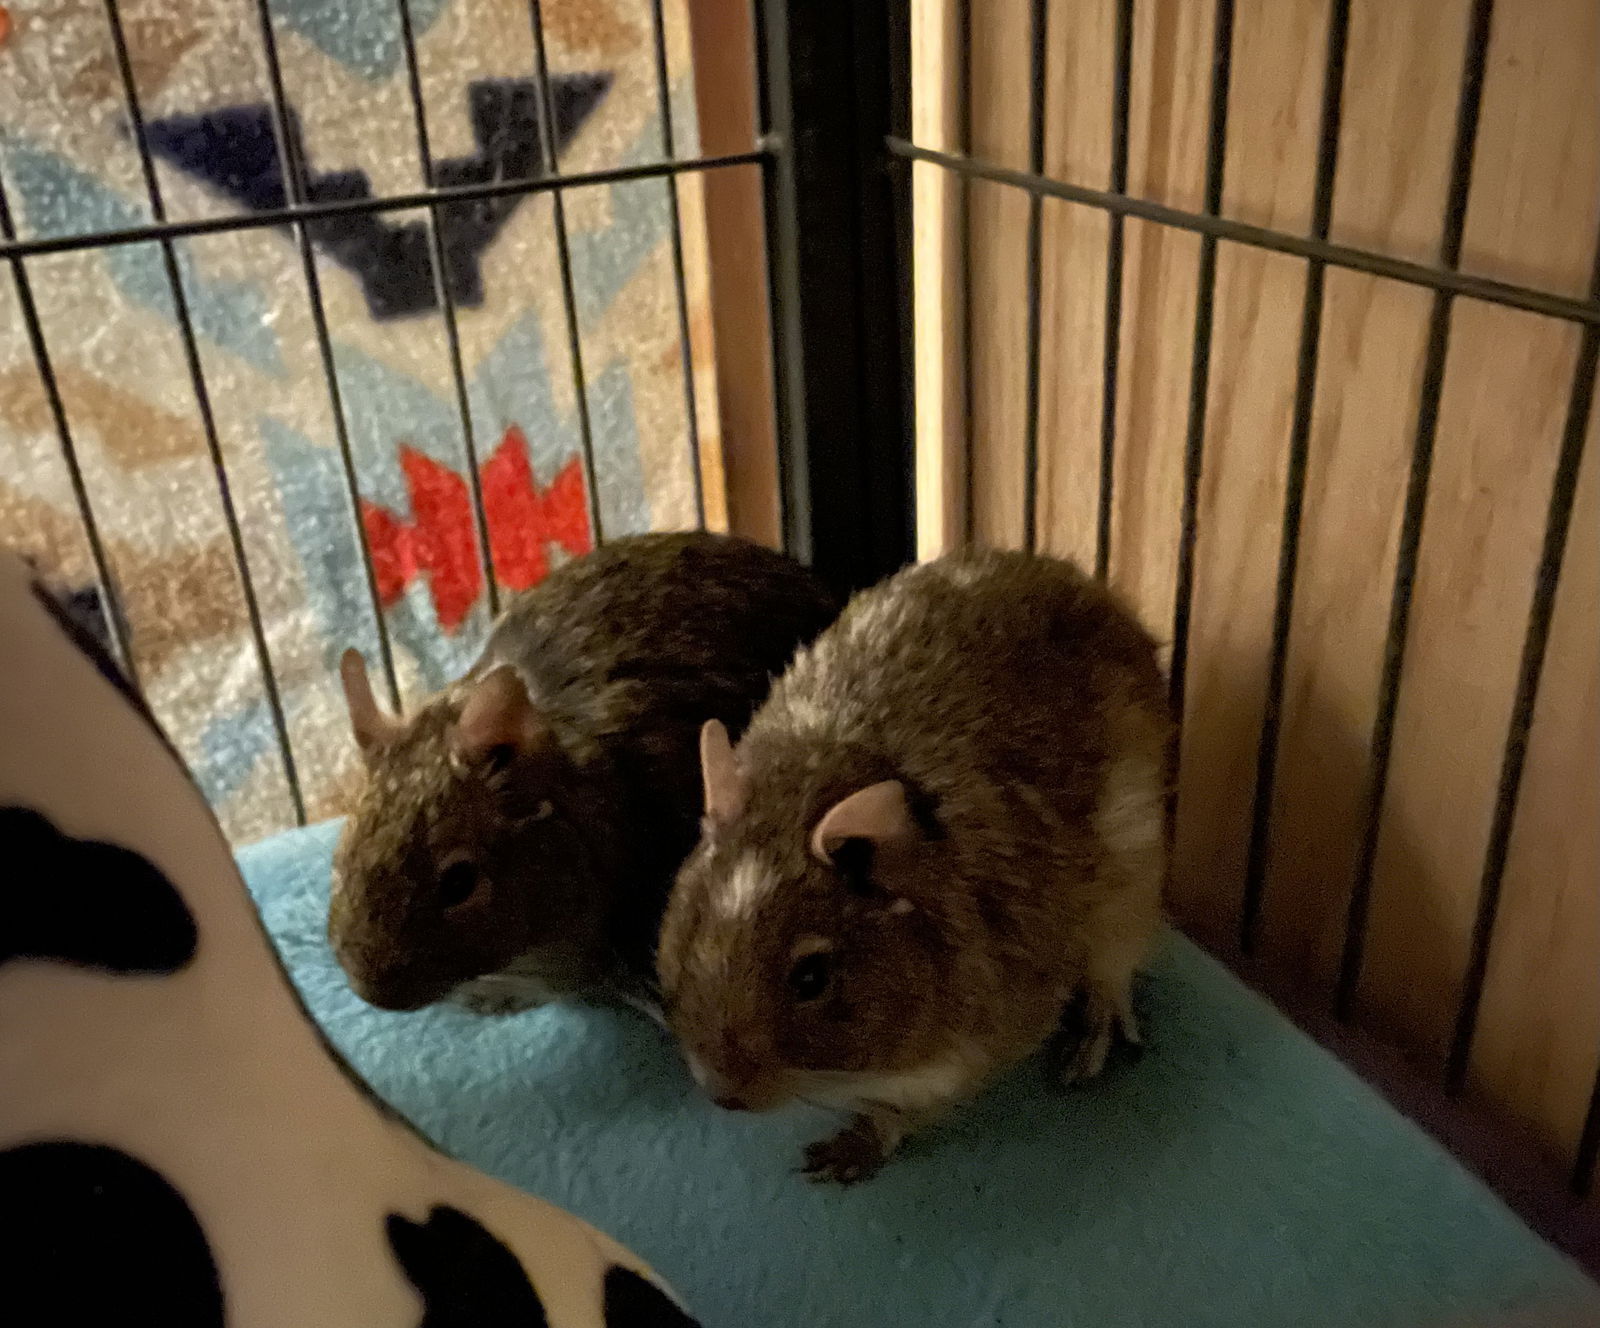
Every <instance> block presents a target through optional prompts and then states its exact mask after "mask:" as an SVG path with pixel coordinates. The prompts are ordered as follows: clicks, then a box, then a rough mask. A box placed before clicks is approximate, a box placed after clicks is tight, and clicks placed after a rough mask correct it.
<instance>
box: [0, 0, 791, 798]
mask: <svg viewBox="0 0 1600 1328" xmlns="http://www.w3.org/2000/svg"><path fill="white" fill-rule="evenodd" d="M395 6H396V17H397V21H398V28H399V36H400V44H401V55H402V63H403V76H404V81H405V90H406V95H407V98H408V101H409V106H410V111H411V116H412V132H413V147H414V151H415V153H416V157H417V161H418V164H419V167H420V171H421V178H422V181H423V187H422V188H420V189H414V190H402V191H394V192H387V193H381V192H377V191H374V193H373V195H372V196H370V197H364V198H340V199H323V200H321V201H313V199H312V198H311V196H310V185H309V175H308V167H307V164H306V162H305V160H304V158H303V154H302V153H301V152H300V151H299V150H298V142H297V137H296V135H295V133H294V131H293V129H292V126H291V115H292V112H291V111H290V109H289V99H288V94H287V92H286V89H285V82H284V75H283V68H282V60H281V56H280V53H279V49H278V39H277V31H276V26H275V22H274V18H273V7H272V4H271V0H256V5H255V23H254V29H255V34H254V35H255V39H256V41H257V43H258V45H259V49H260V54H261V63H262V69H263V72H264V75H265V81H266V85H267V90H268V94H269V99H270V106H269V111H270V116H271V127H272V133H273V138H274V145H273V146H274V151H275V155H276V160H277V166H278V169H279V172H280V178H281V179H282V182H283V202H282V205H281V206H277V207H263V208H260V209H257V210H252V211H241V212H236V213H226V214H222V215H214V216H199V217H185V218H177V217H173V216H170V215H169V214H168V209H167V208H166V206H165V199H164V197H163V194H162V189H161V184H160V179H159V175H158V172H157V169H156V164H155V156H154V153H153V151H152V148H151V145H150V142H149V134H148V130H147V126H146V123H145V116H144V108H143V106H142V104H141V100H140V94H139V89H138V86H137V79H136V75H135V71H134V65H133V61H132V58H131V56H130V52H129V43H128V37H127V31H126V26H125V21H124V18H123V15H122V12H121V8H120V5H119V3H118V0H103V12H104V18H105V22H106V25H107V29H108V34H109V39H110V43H111V47H112V54H113V57H114V64H115V69H116V74H117V79H118V92H119V94H120V97H121V102H122V107H123V111H124V114H125V116H126V119H127V123H128V125H129V127H130V131H131V132H130V137H131V140H132V143H133V146H134V148H135V150H136V152H137V157H138V168H139V178H140V181H141V185H142V188H143V191H144V195H145V203H146V207H147V210H148V213H149V217H150V220H149V221H147V222H142V223H138V224H133V225H125V226H115V227H106V228H96V229H89V230H85V231H78V232H72V233H60V234H40V235H23V234H22V233H21V232H20V230H19V228H18V226H17V224H16V220H15V216H14V211H13V208H12V206H11V202H10V199H9V197H8V193H7V190H6V184H5V180H4V178H3V176H0V260H3V261H4V262H5V264H6V266H8V267H9V268H10V271H11V276H12V283H13V287H14V290H15V293H16V299H17V305H18V310H19V314H20V318H21V321H22V324H23V329H24V332H25V335H26V339H27V343H28V346H29V352H30V354H31V357H32V360H33V365H34V369H35V371H36V373H37V376H38V379H39V382H40V385H41V388H42V390H43V393H44V398H45V402H46V405H47V408H48V412H49V417H50V422H51V427H52V429H53V431H54V433H55V435H56V440H57V444H58V446H59V450H60V454H61V459H62V462H63V465H64V468H65V471H66V474H67V478H68V480H69V483H70V487H71V491H72V495H73V502H74V504H75V506H76V510H77V518H78V521H79V523H80V525H81V527H82V531H83V534H84V537H85V542H86V545H87V549H88V553H89V557H90V560H91V563H92V566H93V572H94V581H95V587H96V589H97V591H98V593H99V597H100V605H101V611H102V615H103V618H104V621H105V626H106V631H107V635H108V637H109V639H110V642H111V645H112V649H113V651H114V653H115V654H116V656H117V658H118V661H119V663H120V664H121V665H122V666H123V667H124V669H125V670H126V671H127V673H128V676H129V677H130V679H131V680H132V681H133V683H134V685H135V687H139V686H140V678H139V673H138V667H137V661H136V649H135V641H134V631H133V627H132V626H131V625H130V623H129V621H128V617H127V614H126V610H125V606H124V604H123V600H122V596H121V594H120V592H119V589H118V585H117V578H116V574H115V570H114V568H113V566H112V562H111V559H110V557H109V555H108V552H107V549H106V543H105V539H104V536H103V533H102V530H101V524H100V522H99V520H98V518H97V515H96V512H95V510H94V503H93V501H92V499H91V496H90V493H89V489H88V486H87V484H86V482H85V479H84V474H83V467H82V462H81V460H80V457H79V455H78V448H77V444H76V441H75V439H74V436H73V431H72V427H71V425H70V423H69V419H68V414H67V411H66V408H65V405H64V402H63V396H62V388H61V384H60V380H59V374H58V372H57V368H56V364H55V359H54V357H53V355H52V353H51V349H50V346H49V344H48V341H47V339H46V335H45V330H44V325H43V322H42V321H41V319H40V316H39V313H38V306H37V300H36V296H35V289H34V278H33V275H32V274H31V273H30V271H29V260H34V259H42V258H46V257H49V256H51V255H58V254H69V253H80V252H94V251H107V250H115V249H117V248H119V247H121V246H125V245H139V244H147V243H153V244H155V245H157V246H158V248H159V250H160V254H161V259H162V264H163V270H164V276H165V281H166V285H167V289H168V291H169V293H170V295H171V298H172V303H173V308H174V311H175V315H176V321H177V325H178V333H179V337H180V340H181V343H182V349H183V354H184V359H185V362H186V366H187V372H188V376H189V379H190V386H191V390H192V394H193V402H194V407H195V410H196V413H197V415H198V417H199V420H200V425H201V429H202V432H203V433H204V435H205V442H206V450H207V454H208V457H209V462H210V468H211V471H212V475H213V480H214V484H215V488H216V494H217V496H218V498H219V501H220V503H221V509H222V514H223V520H224V524H225V526H226V530H227V535H228V544H229V548H230V550H231V556H232V560H233V563H234V567H235V569H236V572H237V576H238V582H239V586H240V589H241V593H242V595H243V599H244V605H245V611H246V615H247V617H248V620H249V631H250V638H251V642H252V650H253V653H254V655H255V660H256V667H257V671H258V673H259V676H260V681H261V688H262V694H263V696H264V698H265V701H266V705H267V709H268V712H269V716H270V722H271V727H272V730H273V738H274V743H275V746H276V748H277V756H278V762H279V765H280V769H281V772H282V775H283V779H284V784H285V787H286V790H287V793H288V796H289V799H290V802H291V804H292V807H293V814H294V819H295V822H296V823H297V824H300V825H303V824H305V823H306V819H307V813H306V801H305V797H304V794H303V792H302V788H301V779H300V771H299V767H298V765H297V760H296V753H295V751H294V746H293V742H292V740H291V737H290V733H289V726H288V721H287V718H286V713H285V707H284V702H283V698H282V695H281V692H280V687H279V683H278V675H277V670H276V668H275V665H274V661H273V659H272V655H271V650H270V648H269V645H268V641H267V634H266V629H265V625H264V621H263V614H262V609H261V605H260V602H259V597H258V593H257V590H256V580H255V577H254V575H253V570H252V568H251V566H250V562H249V557H248V554H247V552H246V549H245V542H244V531H243V525H242V521H241V516H240V513H239V512H238V510H237V507H236V503H235V500H234V498H233V495H232V491H231V487H230V482H229V474H228V467H227V464H226V461H225V459H224V456H223V451H222V447H221V443H220V440H219V436H218V429H217V425H216V421H215V417H214V411H213V407H212V401H211V389H210V386H209V384H208V380H207V376H206V372H205V368H204V366H203V364H202V362H201V356H200V352H199V348H198V341H197V334H196V330H195V326H194V319H193V315H192V313H191V310H190V307H189V296H188V292H187V291H186V289H185V284H184V278H183V275H182V273H181V271H180V268H179V259H178V250H177V247H176V246H177V242H178V241H180V240H184V239H190V238H195V237H201V236H208V235H220V234H227V233H233V232H257V231H270V230H282V231H285V232H287V233H288V234H290V235H291V236H292V238H293V241H294V244H295V249H296V253H297V258H298V262H299V271H300V277H301V282H302V284H303V286H304V295H305V298H306V301H307V307H308V309H309V312H310V319H311V325H312V331H313V336H314V339H315V343H316V350H317V357H318V360H319V363H320V368H321V376H322V378H323V386H324V389H325V391H326V397H327V401H328V405H329V415H330V419H331V423H332V430H333V435H334V441H335V444H336V449H337V453H338V460H339V473H340V483H341V485H342V488H343V500H344V504H345V509H346V512H347V515H348V519H349V522H350V526H351V530H352V533H353V544H354V546H355V549H356V551H357V553H358V555H359V561H360V565H361V578H362V583H363V590H364V595H365V598H366V600H367V602H368V605H369V608H370V612H371V616H372V621H373V623H374V624H375V630H376V636H377V642H378V651H379V663H380V669H381V674H382V682H383V687H384V690H385V691H386V693H387V696H388V699H389V701H390V703H391V705H393V706H394V707H395V708H396V709H398V708H399V707H400V703H401V693H400V682H399V676H398V672H397V669H396V663H395V647H394V643H393V639H392V635H391V631H390V625H389V622H388V616H387V613H386V611H385V610H384V608H383V605H382V604H381V602H380V597H379V590H378V577H377V571H376V566H375V563H374V554H373V550H372V547H371V543H370V540H369V538H368V534H367V531H366V529H365V527H364V524H363V521H362V517H361V503H362V495H361V491H360V485H359V482H358V478H357V471H356V463H355V459H354V454H353V451H352V445H351V438H350V433H351V424H350V418H349V410H348V406H347V403H346V402H345V400H344V393H343V389H342V387H341V384H340V379H339V373H338V369H337V367H336V364H335V357H334V351H333V344H332V337H331V334H330V329H329V323H328V315H327V310H326V306H325V300H324V296H323V291H322V283H321V279H320V277H319V274H318V269H317V260H316V257H315V254H314V252H313V245H312V239H311V232H310V227H311V225H312V224H313V223H316V222H322V221H328V220H332V219H336V218H341V217H363V216H381V215H384V214H387V213H393V212H401V211H405V210H408V209H422V210H424V212H425V214H426V217H427V223H426V229H427V239H428V255H427V256H428V262H429V267H430V275H431V281H432V289H433V294H434V298H435V300H436V302H437V307H438V310H439V312H440V315H441V318H442V322H443V327H444V335H445V343H446V349H447V359H448V363H449V370H450V379H451V383H452V386H453V391H454V406H455V413H456V416H457V421H458V426H457V427H458V428H459V430H460V435H461V440H462V443H463V447H464V451H465V454H466V465H465V470H466V477H467V483H468V486H469V491H470V503H471V512H472V523H473V536H474V542H475V546H476V556H477V558H478V559H479V563H480V566H481V567H482V569H483V573H484V588H485V591H486V595H487V600H488V604H489V608H490V611H491V613H494V612H497V611H498V610H499V608H500V607H501V599H502V596H501V585H500V581H499V578H498V577H497V576H496V573H495V568H494V564H493V550H492V546H491V543H490V539H489V524H488V513H487V509H486V505H485V502H484V496H483V490H482V483H481V478H480V472H481V460H480V457H479V449H478V446H477V439H476V437H475V436H474V426H473V421H472V415H471V409H470V407H469V394H468V387H467V377H466V369H465V366H464V364H463V359H462V351H461V343H460V334H459V330H458V326H457V314H456V308H455V300H454V296H453V294H452V292H451V289H450V283H449V282H448V281H446V280H445V272H446V255H445V252H444V247H443V241H442V238H441V234H440V225H439V219H440V216H441V213H443V212H445V211H447V210H448V209H450V208H452V207H462V206H466V205H470V204H473V203H478V202H482V201H486V200H493V199H506V198H522V197H531V196H537V195H549V196H550V198H551V203H552V223H553V225H552V229H553V241H554V246H555V252H556V256H557V266H558V271H559V282H558V284H559V288H560V297H561V308H562V314H563V320H564V326H565V332H566V339H567V346H568V355H569V367H570V372H571V375H572V382H573V385H574V397H575V402H576V414H577V427H578V434H579V459H580V464H581V473H582V478H583V490H584V495H585V504H586V507H587V519H588V521H589V528H590V530H591V531H593V532H594V538H595V540H596V542H597V543H598V542H603V540H604V538H605V531H604V529H603V520H602V512H601V507H600V498H601V492H600V490H601V484H600V479H599V477H598V475H597V472H596V466H595V455H594V437H593V425H592V422H591V419H590V411H589V390H588V389H589V384H588V375H587V372H586V366H585V364H584V357H583V347H582V336H581V334H580V329H579V317H578V302H577V293H576V289H575V283H574V277H573V269H572V259H571V253H570V245H569V236H568V224H567V219H566V215H565V208H564V199H565V195H566V194H567V193H568V192H569V191H571V190H574V189H582V188H586V187H594V186H605V185H617V184H626V183H632V182H643V181H658V182H660V184H661V186H662V188H663V191H664V193H665V196H666V200H667V209H666V212H667V218H668V233H667V240H668V245H669V254H670V264H671V286H672V299H673V303H674V305H675V313H674V321H675V328H674V333H675V338H676V341H677V358H678V363H679V369H680V377H681V389H680V390H681V392H682V399H683V411H684V419H685V422H686V440H685V442H686V447H687V459H688V462H689V471H688V473H689V476H690V481H691V485H692V505H693V513H694V519H695V522H696V524H697V525H698V526H700V527H702V528H703V527H704V525H705V519H706V515H705V514H706V503H705V494H704V481H703V476H702V472H701V465H700V436H699V422H698V413H697V405H696V401H695V385H694V359H693V352H692V347H691V342H690V319H689V300H688V292H687V281H686V277H685V261H684V238H683V226H682V221H681V218H680V214H679V206H678V198H677V190H676V186H675V181H676V180H677V178H678V177H680V176H685V177H687V176H693V175H696V174H705V173H708V172H713V171H724V170H731V169H735V168H739V167H751V166H754V167H758V168H760V169H761V170H762V171H763V173H764V174H770V173H771V170H772V166H773V161H774V158H775V156H777V155H780V154H781V150H782V145H781V144H776V145H775V144H774V142H773V141H772V140H771V138H770V136H769V135H767V134H766V133H765V131H764V130H763V132H762V134H761V135H760V137H759V138H758V140H757V142H756V144H755V145H754V146H753V147H752V148H751V149H750V150H748V151H740V152H729V153H721V154H716V155H696V156H691V157H679V156H678V155H677V153H676V144H675V139H674V133H673V125H672V105H671V96H670V91H669V86H668V85H669V69H668V58H667V37H666V24H665V18H664V14H663V7H662V0H652V4H651V7H650V23H649V33H648V40H649V43H650V48H651V49H650V66H651V70H652V73H653V76H654V79H655V83H656V86H655V93H654V98H653V104H654V108H655V113H656V115H657V117H658V118H659V121H660V141H659V150H660V157H659V159H658V160H654V161H648V162H644V163H629V164H624V165H618V166H614V167H607V168H603V169H596V170H588V171H576V172H571V173H563V172H562V171H561V170H560V169H559V165H558V157H557V144H556V140H555V135H554V125H555V123H556V112H555V106H554V102H553V96H552V91H551V85H552V79H551V77H550V69H549V63H548V58H547V53H546V44H545V31H544V20H543V14H542V12H541V5H540V0H528V6H527V21H528V25H529V31H530V34H531V39H532V48H533V53H534V68H533V70H532V73H533V75H534V80H535V84H536V86H537V89H538V96H539V100H540V112H541V113H540V115H539V116H538V124H539V138H540V148H541V151H542V153H543V160H544V162H545V163H546V170H545V173H543V174H539V175H530V176H527V177H525V178H500V177H497V178H494V179H490V180H485V181H481V182H476V183H465V184H439V183H438V182H437V172H436V169H435V162H434V157H433V153H432V148H431V142H430V137H429V125H428V116H427V110H426V106H425V104H424V98H423V90H422V79H421V70H420V66H419V62H418V57H417V40H416V32H415V29H414V26H413V21H412V14H411V5H410V0H395ZM758 70H759V71H760V72H761V74H762V75H763V81H762V87H761V89H760V92H759V96H760V99H761V103H762V105H763V106H765V105H766V94H765V82H764V67H762V66H761V65H760V63H759V62H758ZM764 123H765V122H764V121H763V124H764ZM769 229H770V228H769ZM768 322H769V327H771V328H773V329H776V328H777V327H778V320H777V318H776V315H775V313H774V312H773V310H772V309H771V306H770V302H769V309H768Z"/></svg>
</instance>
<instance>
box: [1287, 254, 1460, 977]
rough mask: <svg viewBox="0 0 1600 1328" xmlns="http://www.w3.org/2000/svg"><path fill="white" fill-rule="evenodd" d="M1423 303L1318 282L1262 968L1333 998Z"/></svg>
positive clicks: (1411, 433) (1346, 275)
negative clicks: (1317, 342)
mask: <svg viewBox="0 0 1600 1328" xmlns="http://www.w3.org/2000/svg"><path fill="white" fill-rule="evenodd" d="M1432 304H1433V299H1432V296H1431V295H1430V294H1429V293H1428V292H1426V291H1423V290H1419V289H1417V288H1415V287H1410V286H1402V285H1399V284H1397V283H1394V282H1387V281H1381V280H1379V279H1378V278H1376V277H1369V276H1365V275H1361V274H1357V273H1351V272H1338V271H1334V272H1330V273H1328V276H1327V292H1326V302H1325V304H1324V307H1323V316H1322V340H1321V357H1320V362H1319V370H1318V375H1317V394H1316V400H1315V405H1314V413H1313V416H1312V430H1311V437H1310V448H1309V451H1308V454H1307V459H1306V486H1305V508H1304V510H1303V513H1302V517H1301V525H1300V531H1301V534H1300V562H1299V569H1298V576H1297V578H1296V588H1295V601H1294V618H1293V620H1292V623H1291V626H1290V635H1289V654H1288V658H1287V664H1286V669H1285V675H1284V703H1283V712H1282V713H1283V725H1282V729H1281V732H1280V743H1279V760H1278V777H1277V784H1276V787H1275V789H1274V801H1273V820H1272V836H1273V837H1272V844H1271V857H1270V859H1269V865H1268V874H1267V881H1266V891H1265V895H1264V897H1263V900H1262V913H1261V929H1260V933H1259V936H1258V941H1259V945H1260V950H1261V953H1262V956H1263V958H1264V959H1265V960H1266V962H1267V963H1268V964H1269V966H1271V967H1272V968H1273V969H1275V970H1276V971H1278V972H1280V973H1285V974H1290V975H1295V976H1297V977H1298V978H1299V979H1300V980H1301V981H1302V982H1303V983H1305V984H1308V985H1310V986H1312V987H1313V988H1314V989H1317V990H1318V991H1320V992H1322V993H1326V992H1329V991H1331V990H1332V986H1333V980H1334V976H1335V974H1336V972H1337V968H1338V960H1339V953H1340V947H1341V945H1342V943H1343V940H1344V925H1345V917H1346V912H1347V909H1348V904H1349V896H1350V884H1351V880H1352V874H1353V871H1354V867H1355V857H1356V853H1357V851H1358V846H1359V844H1360V842H1361V836H1362V832H1363V827H1364V824H1365V816H1364V811H1365V807H1366V781H1367V770H1368V762H1369V759H1370V752H1369V741H1370V737H1371V733H1372V724H1373V719H1374V716H1375V715H1376V713H1377V702H1378V687H1379V677H1380V674H1381V671H1382V667H1383V650H1384V642H1385V639H1386V637H1387V635H1388V625H1389V601H1390V593H1391V591H1392V589H1393V586H1394V568H1395V557H1396V552H1397V549H1398V546H1399V535H1400V521H1401V515H1402V512H1403V510H1404V506H1405V494H1406V480H1407V477H1408V475H1409V472H1410V466H1411V453H1412V443H1413V440H1414V438H1415V435H1416V417H1417V402H1418V396H1419V389H1420V387H1421V376H1422V365H1423V359H1424V352H1425V349H1426V343H1427V336H1428V318H1429V311H1430V309H1431V307H1432Z"/></svg>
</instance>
